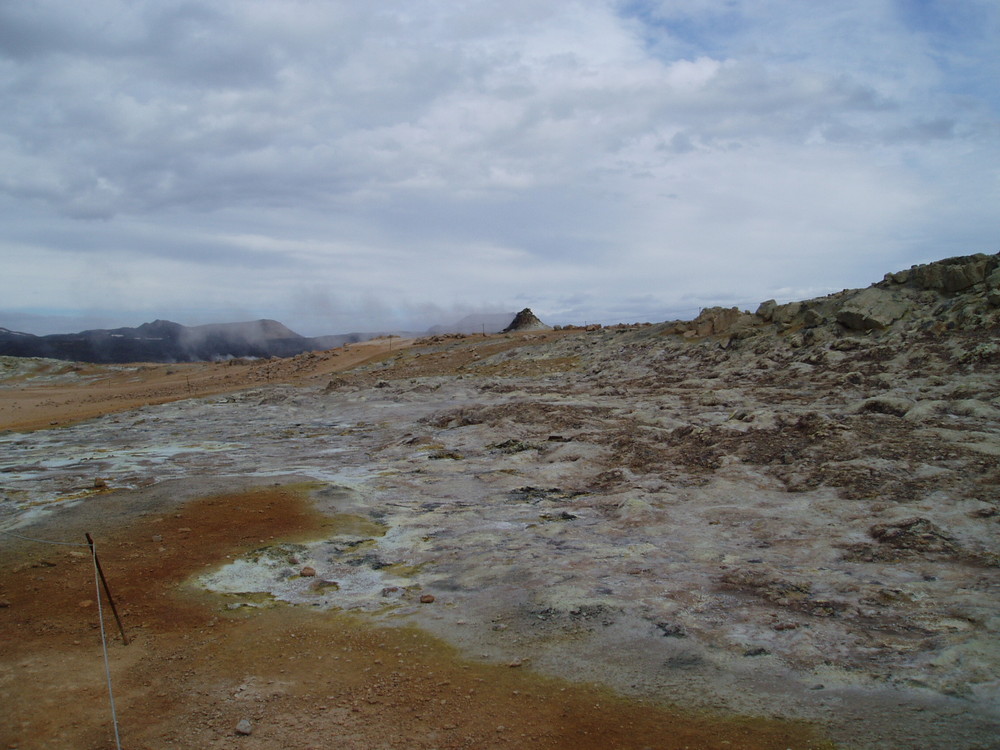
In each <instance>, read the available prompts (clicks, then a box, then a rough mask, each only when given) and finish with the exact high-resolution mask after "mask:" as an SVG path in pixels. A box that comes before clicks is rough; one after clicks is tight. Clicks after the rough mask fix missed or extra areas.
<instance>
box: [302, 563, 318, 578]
mask: <svg viewBox="0 0 1000 750" xmlns="http://www.w3.org/2000/svg"><path fill="white" fill-rule="evenodd" d="M299 575H300V576H302V577H303V578H311V577H312V576H314V575H316V568H310V567H309V566H308V565H307V566H306V567H304V568H303V569H302V570H300V571H299Z"/></svg>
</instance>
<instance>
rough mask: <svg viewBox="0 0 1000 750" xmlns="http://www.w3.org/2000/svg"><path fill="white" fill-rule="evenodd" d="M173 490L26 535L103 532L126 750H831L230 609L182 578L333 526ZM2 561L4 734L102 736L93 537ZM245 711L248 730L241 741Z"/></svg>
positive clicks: (800, 731) (91, 746)
mask: <svg viewBox="0 0 1000 750" xmlns="http://www.w3.org/2000/svg"><path fill="white" fill-rule="evenodd" d="M176 491H177V490H176V488H173V489H171V488H161V489H159V490H157V491H156V493H155V494H156V498H157V499H155V500H154V501H149V500H143V498H142V497H138V498H136V497H129V494H130V493H114V494H113V495H109V496H108V499H107V500H106V501H105V502H104V508H103V510H101V509H97V510H95V508H96V506H95V504H92V503H87V504H84V505H82V506H79V507H78V508H77V509H71V510H68V511H65V512H63V513H62V514H59V515H58V516H56V517H54V518H53V519H50V520H49V521H46V522H45V523H44V524H38V525H36V526H34V527H32V528H31V529H30V530H29V531H28V532H27V533H30V534H32V535H36V536H41V537H48V538H52V537H53V536H55V535H58V536H59V538H60V539H68V540H74V539H81V540H82V538H83V531H84V530H85V529H89V530H90V531H92V532H93V533H94V536H95V538H96V539H97V542H98V545H99V552H100V555H101V559H102V563H103V566H104V568H105V570H106V572H107V574H108V576H109V578H110V581H111V585H112V587H113V592H114V594H115V596H116V599H117V600H118V602H119V607H120V609H121V611H122V615H123V618H124V621H125V624H126V628H127V629H128V632H129V634H130V637H131V638H132V639H133V642H132V643H131V645H129V646H127V647H126V646H123V645H122V644H121V642H120V640H118V639H117V637H116V639H115V641H114V642H113V644H112V646H111V660H112V674H113V680H114V685H115V694H116V701H117V707H118V716H119V721H120V725H121V734H122V745H123V747H126V748H129V749H130V750H133V749H138V748H146V749H152V748H168V747H183V748H195V747H198V748H230V747H240V748H248V749H251V748H261V749H263V748H277V747H282V748H303V749H305V748H320V747H330V746H336V747H341V748H359V749H361V748H365V749H368V748H463V747H476V748H491V747H498V748H500V747H511V748H524V747H537V748H601V749H602V750H603V749H604V748H645V747H648V748H677V749H678V750H679V749H680V748H720V749H721V748H733V747H740V748H748V749H752V748H788V747H794V748H810V747H829V745H825V744H823V743H822V742H820V741H818V740H817V739H816V736H815V735H814V734H813V733H812V732H811V731H810V730H809V729H808V728H807V727H805V726H803V725H796V724H787V723H779V722H770V721H762V720H753V719H731V718H727V719H723V718H721V717H717V716H691V715H682V714H677V713H672V712H669V711H667V710H665V709H664V708H662V707H655V706H651V705H644V704H641V703H636V702H627V701H624V700H621V699H618V698H615V697H614V696H613V695H612V694H610V693H609V692H607V691H605V690H601V689H597V688H592V687H588V686H580V685H573V684H571V683H565V682H560V681H557V680H552V679H542V678H539V677H538V676H536V675H533V674H532V673H530V672H529V671H527V669H525V668H515V667H511V666H504V665H501V666H495V665H484V664H475V663H467V662H463V661H462V660H461V659H459V658H458V657H457V656H456V654H455V652H454V651H452V650H451V649H450V648H449V647H447V646H446V645H444V644H442V643H441V642H440V641H437V640H435V639H433V638H432V637H430V636H428V635H426V634H424V633H422V632H420V631H417V630H413V629H403V628H391V629H386V628H375V627H372V626H371V625H370V624H367V623H366V621H364V620H363V619H360V618H349V617H346V616H343V615H335V614H331V613H328V612H327V613H320V612H318V611H314V610H312V609H311V608H309V607H286V606H281V607H275V608H270V609H251V608H246V607H243V608H240V609H236V610H230V609H228V608H227V607H226V604H227V603H230V602H231V600H227V599H225V598H223V597H219V596H214V595H209V594H205V593H202V592H199V591H195V590H193V589H192V588H190V587H189V586H188V585H187V584H186V583H185V582H186V581H187V580H188V579H190V577H191V576H192V575H193V574H195V573H196V572H198V571H201V570H204V569H205V568H206V567H210V566H213V565H217V564H220V563H222V562H224V561H225V560H226V559H227V557H230V556H235V555H237V554H240V553H242V552H245V551H247V550H249V549H253V548H255V547H256V546H259V545H260V544H262V543H265V542H267V543H273V541H274V540H275V539H306V538H316V537H318V536H321V535H322V534H323V527H324V524H325V523H326V520H325V518H324V517H323V516H321V515H319V514H317V513H315V512H314V511H313V510H312V507H311V504H310V503H309V501H308V500H307V499H306V498H305V497H304V495H302V494H300V493H299V492H297V491H296V489H295V487H270V488H266V489H255V490H248V491H243V492H239V493H236V494H230V495H225V496H212V497H207V498H202V499H193V500H190V501H188V502H186V503H183V504H176V503H175V502H174V501H172V500H171V499H170V498H171V496H172V495H174V494H175V493H176ZM126 508H128V509H129V510H128V512H129V513H130V514H135V513H136V512H137V511H136V509H137V508H138V509H141V510H140V511H139V514H138V516H137V517H135V518H131V517H128V516H123V515H122V514H123V513H124V512H125V509H126ZM117 519H125V520H117ZM234 519H238V520H239V522H238V523H234ZM0 573H2V576H0V603H2V604H0V704H2V705H3V707H4V710H3V711H2V712H0V746H2V747H8V748H20V749H21V750H29V749H31V748H54V747H65V748H85V749H87V750H97V749H98V748H100V749H102V750H103V749H104V748H113V747H114V741H113V734H112V729H111V721H110V713H109V709H108V697H107V692H106V685H105V682H104V674H103V666H102V661H101V650H100V640H99V632H98V630H97V624H96V623H97V610H96V603H95V589H94V580H93V567H92V563H91V560H90V557H89V555H88V553H87V550H86V548H74V547H54V546H46V545H40V544H35V543H31V542H27V541H22V540H19V539H14V538H12V537H9V536H8V537H5V538H4V539H3V544H2V545H0ZM426 606H428V607H433V606H441V605H440V604H434V603H429V604H427V605H426ZM109 624H110V627H111V631H109V632H113V629H114V627H113V623H109ZM241 719H247V720H248V721H249V722H251V724H252V726H253V733H252V734H251V735H249V736H237V734H236V732H235V727H236V725H237V723H238V722H239V721H240V720H241Z"/></svg>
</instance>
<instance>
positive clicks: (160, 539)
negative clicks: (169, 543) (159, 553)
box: [153, 534, 163, 544]
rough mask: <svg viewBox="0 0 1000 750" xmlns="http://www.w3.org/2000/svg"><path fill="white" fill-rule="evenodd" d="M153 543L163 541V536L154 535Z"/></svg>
mask: <svg viewBox="0 0 1000 750" xmlns="http://www.w3.org/2000/svg"><path fill="white" fill-rule="evenodd" d="M153 541H154V542H156V543H157V544H158V543H160V542H162V541H163V534H153Z"/></svg>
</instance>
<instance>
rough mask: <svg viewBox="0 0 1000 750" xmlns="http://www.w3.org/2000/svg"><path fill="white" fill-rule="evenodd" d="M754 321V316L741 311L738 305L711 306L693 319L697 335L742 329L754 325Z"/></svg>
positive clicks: (709, 334)
mask: <svg viewBox="0 0 1000 750" xmlns="http://www.w3.org/2000/svg"><path fill="white" fill-rule="evenodd" d="M753 322H754V317H753V316H752V315H749V314H744V313H742V312H740V310H739V308H738V307H709V308H706V309H704V310H702V311H701V312H700V313H699V314H698V317H697V318H695V319H694V321H692V323H693V325H694V331H695V335H697V336H713V335H716V334H720V333H726V332H728V331H734V330H740V329H743V328H746V327H747V326H748V325H752V324H753Z"/></svg>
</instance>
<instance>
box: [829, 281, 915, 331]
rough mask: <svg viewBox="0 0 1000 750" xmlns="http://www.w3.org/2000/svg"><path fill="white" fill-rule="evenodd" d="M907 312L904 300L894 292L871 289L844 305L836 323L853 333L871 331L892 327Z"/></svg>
mask: <svg viewBox="0 0 1000 750" xmlns="http://www.w3.org/2000/svg"><path fill="white" fill-rule="evenodd" d="M908 310H909V304H908V303H907V302H906V300H904V299H903V298H901V297H900V296H898V295H897V294H895V293H894V292H889V291H885V290H882V289H876V288H874V287H871V288H869V289H863V290H862V291H860V292H859V293H858V294H856V295H854V296H853V297H851V298H850V299H849V300H848V301H847V302H845V303H844V305H843V307H841V308H840V311H839V312H838V313H837V322H838V323H840V324H841V325H843V326H846V327H847V328H850V329H851V330H854V331H871V330H874V329H879V328H886V327H887V326H890V325H892V324H893V323H894V322H895V321H897V320H899V319H900V318H901V317H903V316H904V315H905V314H906V313H907V311H908Z"/></svg>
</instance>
